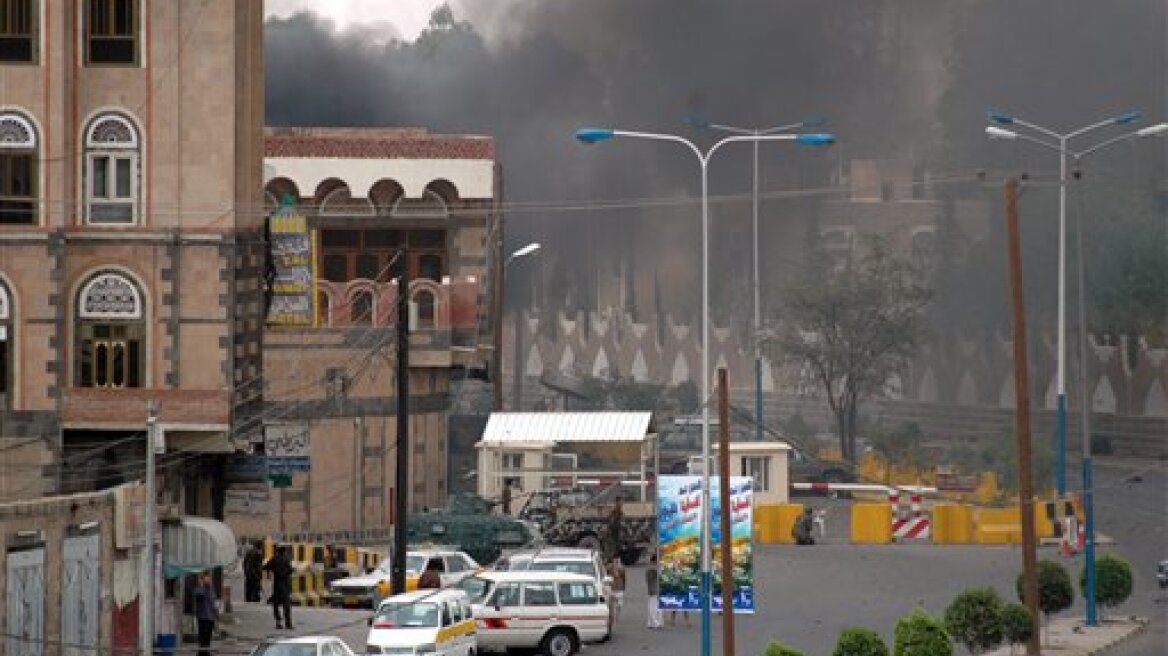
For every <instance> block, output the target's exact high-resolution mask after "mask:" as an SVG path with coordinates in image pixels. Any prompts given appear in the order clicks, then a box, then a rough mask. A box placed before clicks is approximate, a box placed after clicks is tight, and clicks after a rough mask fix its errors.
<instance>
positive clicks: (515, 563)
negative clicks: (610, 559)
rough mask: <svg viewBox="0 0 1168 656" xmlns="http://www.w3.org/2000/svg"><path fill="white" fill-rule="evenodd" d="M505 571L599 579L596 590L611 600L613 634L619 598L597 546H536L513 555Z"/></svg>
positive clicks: (609, 624)
mask: <svg viewBox="0 0 1168 656" xmlns="http://www.w3.org/2000/svg"><path fill="white" fill-rule="evenodd" d="M496 569H500V570H502V571H510V572H564V573H569V574H583V575H585V576H588V577H591V578H592V579H593V580H594V581H596V589H597V590H600V594H601V596H603V597H604V599H605V601H606V602H607V603H608V609H609V623H608V633H607V634H606V635H605V638H607V637H608V636H609V635H611V634H612V622H613V619H614V618H615V617H616V597H615V596H613V594H612V577H611V576H609V575H608V574H607V572H606V570H605V567H604V558H603V557H602V556H601V555H600V552H599V551H596V550H595V549H573V548H564V547H552V548H547V549H532V550H527V551H520V552H517V553H514V554H511V555H510V556H509V557H508V558H507V562H506V564H505V565H504V566H503V567H499V568H496Z"/></svg>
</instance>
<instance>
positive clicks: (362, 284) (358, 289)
mask: <svg viewBox="0 0 1168 656" xmlns="http://www.w3.org/2000/svg"><path fill="white" fill-rule="evenodd" d="M377 307H378V294H377V289H376V288H375V287H374V285H373V282H372V281H369V280H364V279H360V280H354V281H352V282H350V283H349V284H348V285H347V286H346V287H345V303H344V305H343V306H342V307H340V308H337V309H335V310H333V315H334V316H336V312H338V311H343V317H344V319H343V322H344V323H345V324H347V325H350V326H364V325H368V326H372V325H375V324H377V323H379V322H378V321H377V318H378V317H377V315H378V312H377Z"/></svg>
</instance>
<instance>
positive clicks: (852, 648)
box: [831, 627, 888, 656]
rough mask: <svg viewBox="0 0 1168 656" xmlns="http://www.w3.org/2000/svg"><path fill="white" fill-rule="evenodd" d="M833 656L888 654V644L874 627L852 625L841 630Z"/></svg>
mask: <svg viewBox="0 0 1168 656" xmlns="http://www.w3.org/2000/svg"><path fill="white" fill-rule="evenodd" d="M831 656H888V645H886V644H884V638H882V637H880V634H879V633H876V632H875V631H873V630H872V629H866V628H864V627H850V628H846V629H844V630H843V631H841V632H840V637H839V642H837V643H836V644H835V651H833V652H831Z"/></svg>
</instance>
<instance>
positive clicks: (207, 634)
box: [195, 572, 219, 656]
mask: <svg viewBox="0 0 1168 656" xmlns="http://www.w3.org/2000/svg"><path fill="white" fill-rule="evenodd" d="M218 618H219V606H218V600H217V599H216V598H215V586H214V585H213V584H212V583H211V573H210V572H203V573H202V574H199V579H198V582H197V583H196V584H195V620H196V621H197V622H198V625H199V656H211V636H212V634H213V633H214V632H215V620H217V619H218Z"/></svg>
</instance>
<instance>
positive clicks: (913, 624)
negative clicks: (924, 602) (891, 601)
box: [892, 608, 953, 656]
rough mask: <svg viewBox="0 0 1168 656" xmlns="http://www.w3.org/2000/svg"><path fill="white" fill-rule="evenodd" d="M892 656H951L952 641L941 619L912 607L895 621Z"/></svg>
mask: <svg viewBox="0 0 1168 656" xmlns="http://www.w3.org/2000/svg"><path fill="white" fill-rule="evenodd" d="M892 653H893V656H953V643H952V642H950V641H949V634H948V633H946V632H945V625H944V624H942V623H941V620H939V619H937V618H936V617H933V616H932V615H930V614H928V613H926V612H925V611H924V609H922V608H914V609H913V611H912V612H911V613H909V614H908V615H905V616H904V617H902V618H900V619H899V620H897V622H896V642H895V645H894V647H893V651H892Z"/></svg>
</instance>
